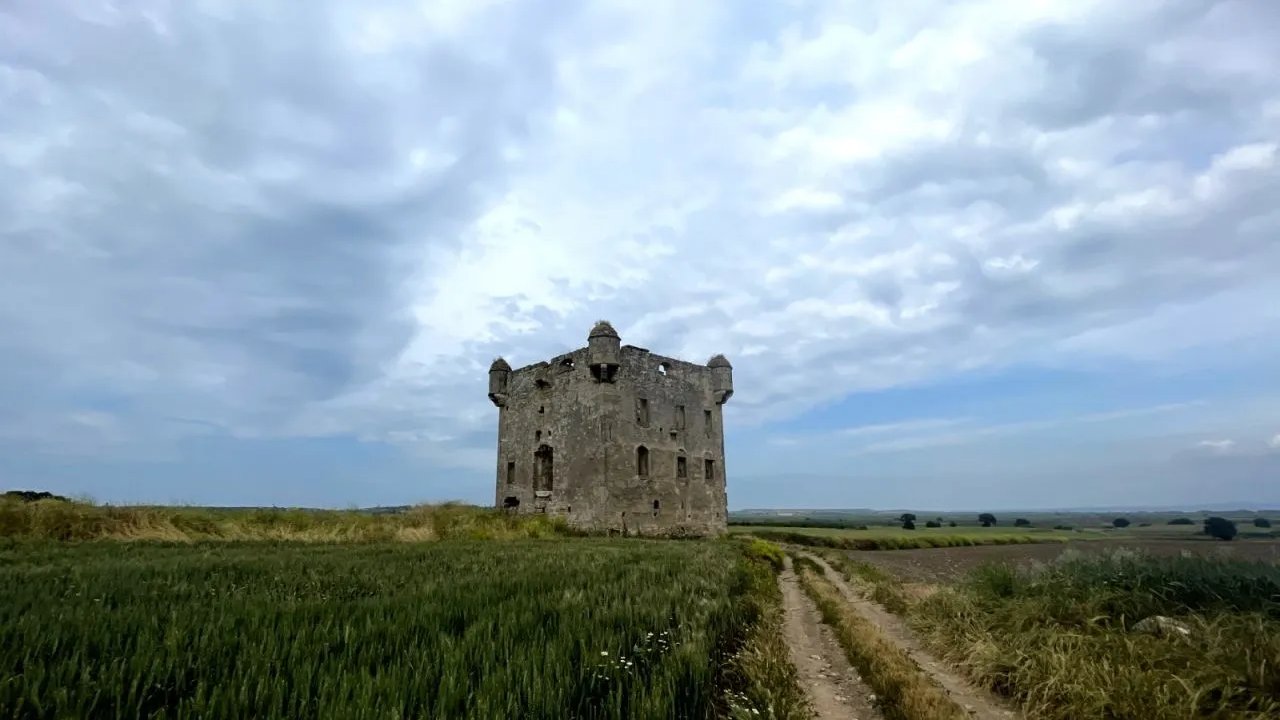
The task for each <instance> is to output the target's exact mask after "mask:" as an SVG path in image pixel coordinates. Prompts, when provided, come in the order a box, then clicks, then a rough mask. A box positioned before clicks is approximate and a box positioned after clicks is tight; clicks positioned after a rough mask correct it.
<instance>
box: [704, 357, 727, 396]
mask: <svg viewBox="0 0 1280 720" xmlns="http://www.w3.org/2000/svg"><path fill="white" fill-rule="evenodd" d="M707 367H709V368H711V390H712V392H714V393H715V398H716V404H717V405H723V404H725V403H726V402H728V401H729V398H731V397H733V366H732V365H730V364H729V359H728V358H726V357H725V356H724V355H714V356H712V358H711V359H710V360H708V361H707Z"/></svg>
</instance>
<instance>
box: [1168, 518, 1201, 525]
mask: <svg viewBox="0 0 1280 720" xmlns="http://www.w3.org/2000/svg"><path fill="white" fill-rule="evenodd" d="M1169 524H1170V525H1195V524H1196V521H1195V520H1192V519H1191V518H1184V517H1180V518H1174V519H1172V520H1170V521H1169Z"/></svg>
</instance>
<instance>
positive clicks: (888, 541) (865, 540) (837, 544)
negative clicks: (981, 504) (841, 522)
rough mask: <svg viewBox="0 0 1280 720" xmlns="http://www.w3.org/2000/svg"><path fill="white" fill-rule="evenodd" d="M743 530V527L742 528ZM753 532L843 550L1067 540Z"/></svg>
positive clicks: (1044, 536)
mask: <svg viewBox="0 0 1280 720" xmlns="http://www.w3.org/2000/svg"><path fill="white" fill-rule="evenodd" d="M740 531H741V529H740ZM750 533H751V535H754V536H755V537H759V538H764V539H766V540H773V541H776V542H783V543H794V544H796V545H806V546H808V547H818V548H834V549H839V550H918V549H926V548H947V547H968V546H977V545H1024V544H1027V543H1042V542H1064V541H1065V540H1066V539H1067V538H1065V537H1063V536H1059V535H1052V534H1048V533H1045V534H1039V535H1034V534H1004V533H1000V534H997V533H982V532H975V533H969V534H948V535H936V534H932V533H929V532H921V533H920V534H918V535H915V534H901V533H878V532H877V531H874V530H868V531H858V530H848V531H841V530H836V531H832V530H826V529H823V528H811V529H803V528H797V529H791V530H775V529H771V528H752V529H751V531H750Z"/></svg>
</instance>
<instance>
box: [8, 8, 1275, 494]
mask: <svg viewBox="0 0 1280 720" xmlns="http://www.w3.org/2000/svg"><path fill="white" fill-rule="evenodd" d="M1277 47H1280V3H1276V2H1271V1H1269V0H1243V1H1237V2H1209V1H1202V0H1129V1H1127V2H1115V1H1114V0H1101V1H1087V0H1066V1H1063V2H1031V1H1029V0H987V1H982V2H964V3H954V2H947V1H944V0H937V1H936V2H902V1H901V0H889V1H886V2H869V1H867V0H857V1H853V0H850V1H847V2H837V1H834V0H830V1H828V0H813V1H803V0H795V1H792V2H778V3H753V2H727V1H726V2H688V1H687V0H681V1H678V2H677V1H675V0H671V1H667V0H627V1H617V2H615V1H608V2H605V1H601V0H591V1H590V2H586V1H581V2H575V1H571V0H565V1H563V2H514V3H500V2H492V1H481V0H430V1H428V2H419V3H410V2H378V1H366V2H360V3H354V2H339V1H338V0H315V1H313V2H296V1H292V2H263V1H254V2H248V1H246V2H239V3H237V2H217V1H213V0H181V1H178V0H173V1H171V2H167V1H161V0H128V1H127V2H116V3H108V2H101V1H94V0H8V1H7V2H5V3H3V4H2V5H0V486H3V487H6V488H8V487H20V488H33V489H48V490H52V491H55V492H62V493H68V494H85V495H89V496H91V497H93V498H95V499H98V500H100V501H112V502H124V501H148V502H191V503H202V504H203V503H212V504H301V505H325V506H345V505H373V504H384V503H391V504H398V503H406V502H415V501H436V500H445V499H462V500H468V501H475V502H489V501H491V498H492V482H493V475H494V473H493V470H492V464H493V462H494V453H495V446H496V429H497V411H496V409H495V408H494V407H492V405H490V404H489V401H488V400H487V398H486V397H485V393H486V377H485V370H486V369H487V367H488V364H489V361H490V360H491V359H492V358H493V357H494V356H495V355H499V354H501V355H504V356H506V357H507V358H508V359H509V360H510V361H511V362H512V364H514V365H516V366H519V365H524V364H528V363H531V362H536V361H538V360H542V359H546V358H548V357H550V356H551V355H553V354H556V353H559V352H563V351H566V350H569V349H572V348H575V347H579V346H582V345H584V344H585V341H586V334H587V331H588V329H589V328H590V326H591V324H592V323H593V322H594V321H595V320H597V319H599V318H608V319H610V320H611V321H613V323H614V324H615V326H617V328H618V330H619V332H620V334H621V335H622V338H623V342H624V343H632V344H636V345H641V346H644V347H648V348H651V349H652V350H654V351H655V352H661V353H664V354H670V355H675V356H678V357H684V358H688V359H690V360H695V361H705V360H706V358H707V356H709V355H711V354H712V353H715V352H724V353H725V354H727V355H728V357H729V358H730V360H731V361H732V362H733V364H734V368H735V381H736V387H737V392H736V394H735V395H734V397H733V399H732V401H731V402H730V404H729V405H728V406H727V407H726V413H725V417H726V427H727V443H728V459H727V468H726V470H727V475H728V478H729V499H730V506H731V507H733V508H742V507H761V506H775V507H776V506H788V507H795V506H806V507H914V508H940V509H969V508H975V509H976V508H983V509H993V510H994V509H1001V508H1010V507H1021V508H1030V507H1052V506H1064V505H1105V504H1133V503H1141V504H1152V505H1171V504H1186V505H1189V506H1194V505H1196V504H1197V503H1209V502H1221V501H1237V500H1239V501H1246V502H1253V503H1259V504H1271V505H1280V370H1278V369H1280V340H1278V338H1280V147H1278V144H1280V52H1277V50H1276V48H1277Z"/></svg>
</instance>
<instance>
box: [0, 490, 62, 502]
mask: <svg viewBox="0 0 1280 720" xmlns="http://www.w3.org/2000/svg"><path fill="white" fill-rule="evenodd" d="M4 497H5V499H6V500H18V501H20V502H35V501H37V500H62V501H64V502H69V500H68V498H65V497H63V496H61V495H54V494H53V493H51V492H36V491H35V490H6V491H5V493H4Z"/></svg>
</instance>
